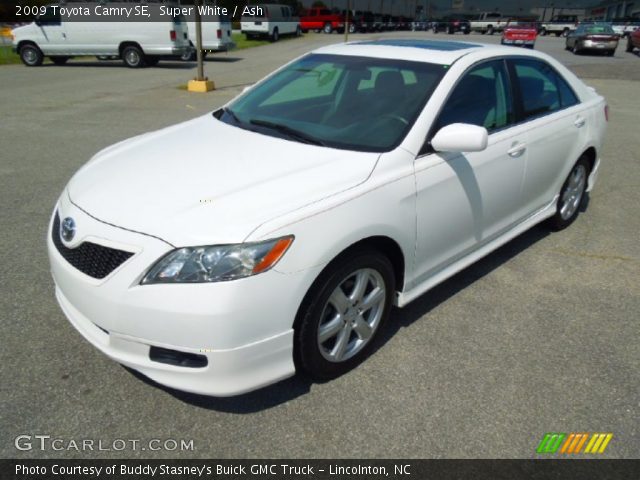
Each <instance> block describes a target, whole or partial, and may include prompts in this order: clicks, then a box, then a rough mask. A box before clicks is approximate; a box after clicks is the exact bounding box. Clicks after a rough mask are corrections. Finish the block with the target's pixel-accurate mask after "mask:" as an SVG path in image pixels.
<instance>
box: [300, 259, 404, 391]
mask: <svg viewBox="0 0 640 480" xmlns="http://www.w3.org/2000/svg"><path fill="white" fill-rule="evenodd" d="M356 279H360V280H362V281H364V283H363V285H364V290H362V294H361V295H358V294H357V293H356V285H357V281H356ZM376 289H380V290H378V292H380V291H381V293H378V294H377V297H376V298H375V300H373V301H371V300H370V301H371V304H372V305H371V306H370V307H369V308H367V309H365V310H363V309H362V308H361V307H362V305H363V302H364V301H366V300H367V298H371V295H372V293H373V292H375V291H376ZM394 291H395V278H394V274H393V266H392V265H391V262H390V261H389V259H388V258H387V257H385V256H384V255H382V254H380V253H378V252H377V251H375V250H371V249H361V250H355V251H351V252H349V253H348V255H341V256H340V257H338V258H337V259H335V260H334V261H333V262H332V263H331V264H330V265H329V266H328V267H327V268H326V269H325V270H324V271H323V272H322V273H321V274H320V276H319V277H318V279H317V280H316V281H315V282H314V284H313V286H312V287H311V289H310V290H309V293H308V294H307V297H306V298H305V300H304V302H303V304H302V305H301V308H300V311H299V312H298V318H297V320H296V326H295V334H294V335H295V336H294V339H295V340H294V358H295V359H296V364H297V366H299V367H300V369H301V370H302V371H304V372H305V373H306V374H308V375H309V376H310V377H311V378H313V379H314V380H318V381H324V380H329V379H331V378H335V377H338V376H340V375H342V374H343V373H346V372H347V371H349V370H351V369H352V368H353V367H355V366H356V365H358V364H359V363H360V362H361V361H362V360H363V359H364V358H366V356H367V354H368V353H369V352H370V350H371V348H372V346H373V344H374V340H375V338H376V335H377V334H378V333H379V332H380V331H381V329H382V326H383V325H384V323H385V321H386V320H387V318H388V317H389V313H390V311H391V304H392V302H393V295H394ZM351 294H354V295H355V297H356V298H354V299H353V300H351V299H350V298H349V295H351ZM330 318H332V319H330ZM330 324H335V327H334V328H332V327H331V326H329V325H330ZM321 330H322V331H324V334H323V336H321ZM340 345H342V347H341V346H340Z"/></svg>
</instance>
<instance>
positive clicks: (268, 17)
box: [240, 4, 302, 42]
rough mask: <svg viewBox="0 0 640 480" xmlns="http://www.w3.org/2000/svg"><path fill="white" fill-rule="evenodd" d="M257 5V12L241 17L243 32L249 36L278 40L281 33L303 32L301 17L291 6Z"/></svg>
mask: <svg viewBox="0 0 640 480" xmlns="http://www.w3.org/2000/svg"><path fill="white" fill-rule="evenodd" d="M252 6H253V5H252ZM255 7H256V8H257V10H256V14H254V15H244V16H242V18H241V19H240V29H241V32H242V33H244V34H245V35H246V37H247V38H256V37H266V38H269V39H271V41H272V42H277V41H278V40H279V39H280V36H281V35H297V36H300V35H301V34H302V29H301V27H300V19H299V18H298V17H296V16H295V15H294V14H293V10H292V9H291V7H288V6H286V5H279V4H275V5H273V4H265V5H256V6H255Z"/></svg>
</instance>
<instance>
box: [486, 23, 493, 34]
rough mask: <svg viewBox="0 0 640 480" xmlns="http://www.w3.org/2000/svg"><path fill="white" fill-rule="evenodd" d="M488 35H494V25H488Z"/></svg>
mask: <svg viewBox="0 0 640 480" xmlns="http://www.w3.org/2000/svg"><path fill="white" fill-rule="evenodd" d="M487 35H493V25H489V26H488V27H487Z"/></svg>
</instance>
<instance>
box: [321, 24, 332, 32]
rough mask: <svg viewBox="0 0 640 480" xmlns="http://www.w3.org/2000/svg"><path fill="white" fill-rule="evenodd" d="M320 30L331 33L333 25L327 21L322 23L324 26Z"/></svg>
mask: <svg viewBox="0 0 640 480" xmlns="http://www.w3.org/2000/svg"><path fill="white" fill-rule="evenodd" d="M322 31H323V32H324V33H332V32H333V27H332V26H331V24H330V23H328V22H327V23H325V24H324V28H323V29H322Z"/></svg>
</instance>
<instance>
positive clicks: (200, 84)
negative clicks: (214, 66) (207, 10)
mask: <svg viewBox="0 0 640 480" xmlns="http://www.w3.org/2000/svg"><path fill="white" fill-rule="evenodd" d="M194 4H195V7H196V8H195V21H196V61H197V63H198V69H197V73H196V78H195V79H193V80H189V83H188V84H187V90H188V91H190V92H209V91H211V90H214V89H215V88H216V87H215V84H214V83H213V80H209V79H208V78H207V77H205V76H204V65H203V63H202V17H201V15H200V6H201V5H202V0H195V2H194Z"/></svg>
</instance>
